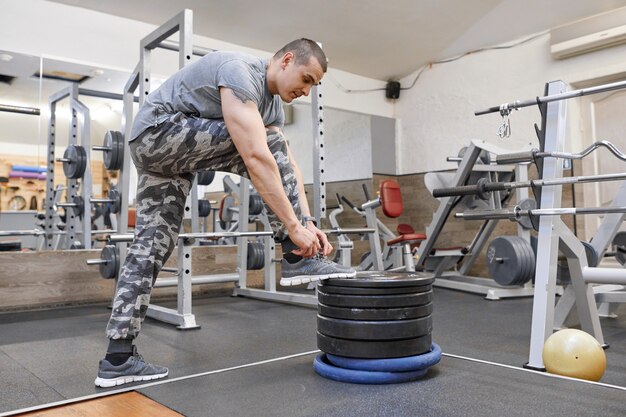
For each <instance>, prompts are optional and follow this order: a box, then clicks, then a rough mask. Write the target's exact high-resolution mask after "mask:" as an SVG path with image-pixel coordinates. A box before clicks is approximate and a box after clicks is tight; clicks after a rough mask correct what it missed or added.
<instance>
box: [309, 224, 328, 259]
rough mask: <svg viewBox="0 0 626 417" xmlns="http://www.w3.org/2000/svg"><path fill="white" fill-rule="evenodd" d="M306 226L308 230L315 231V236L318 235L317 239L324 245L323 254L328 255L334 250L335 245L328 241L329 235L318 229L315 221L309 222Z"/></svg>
mask: <svg viewBox="0 0 626 417" xmlns="http://www.w3.org/2000/svg"><path fill="white" fill-rule="evenodd" d="M306 228H307V230H309V231H311V232H313V233H314V234H315V236H317V240H318V241H319V244H320V246H321V247H322V248H321V249H322V255H324V256H328V255H329V254H330V253H331V252H332V251H333V245H331V244H330V242H328V237H327V236H326V233H324V232H322V231H321V230H320V229H318V228H317V226H315V224H314V223H313V222H307V224H306Z"/></svg>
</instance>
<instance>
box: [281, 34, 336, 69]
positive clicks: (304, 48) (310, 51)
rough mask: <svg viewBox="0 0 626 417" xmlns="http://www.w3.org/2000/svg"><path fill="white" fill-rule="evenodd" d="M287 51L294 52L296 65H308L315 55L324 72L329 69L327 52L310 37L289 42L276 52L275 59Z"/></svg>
mask: <svg viewBox="0 0 626 417" xmlns="http://www.w3.org/2000/svg"><path fill="white" fill-rule="evenodd" d="M287 52H292V53H293V55H294V56H295V63H296V65H307V64H308V63H309V60H310V59H311V57H315V59H317V62H319V64H320V65H321V67H322V70H323V71H324V72H326V70H327V69H328V59H327V58H326V54H325V53H324V51H322V48H320V46H319V45H318V44H317V43H316V42H314V41H312V40H310V39H306V38H300V39H296V40H295V41H291V42H289V43H288V44H287V45H285V46H283V47H282V48H281V49H280V50H279V51H278V52H276V53H275V54H274V57H273V59H280V58H281V57H282V56H283V55H285V54H286V53H287Z"/></svg>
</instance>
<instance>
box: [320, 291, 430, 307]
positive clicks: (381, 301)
mask: <svg viewBox="0 0 626 417" xmlns="http://www.w3.org/2000/svg"><path fill="white" fill-rule="evenodd" d="M317 299H318V301H319V302H320V303H322V304H326V305H329V306H335V307H350V308H353V307H357V308H358V307H364V308H396V307H412V306H421V305H424V304H428V303H430V302H431V301H432V300H433V291H432V290H430V291H426V292H423V293H417V294H396V295H343V294H326V293H324V292H322V291H319V290H318V292H317Z"/></svg>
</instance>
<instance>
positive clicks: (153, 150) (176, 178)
mask: <svg viewBox="0 0 626 417" xmlns="http://www.w3.org/2000/svg"><path fill="white" fill-rule="evenodd" d="M267 144H268V146H269V149H270V151H271V152H272V154H273V155H274V158H275V159H276V162H277V164H278V169H279V172H280V175H281V178H282V180H283V187H284V189H285V193H286V194H287V197H288V198H289V200H290V201H291V204H292V206H293V208H294V211H295V213H296V216H297V217H298V218H300V217H301V211H300V204H299V202H298V198H299V193H298V187H297V181H296V176H295V174H294V171H293V168H292V166H291V162H290V160H289V156H288V153H287V147H286V141H285V138H284V136H283V135H282V134H281V133H277V132H270V131H267ZM130 152H131V156H132V159H133V161H134V163H135V166H136V167H137V175H138V181H137V197H136V209H137V219H136V225H135V239H134V241H133V243H132V244H131V245H130V247H129V249H128V252H127V255H126V260H125V262H124V265H123V268H122V271H121V274H120V277H119V280H118V283H117V289H116V293H115V298H114V300H113V311H112V313H111V318H110V320H109V323H108V326H107V337H108V338H110V339H127V338H134V337H136V336H137V335H138V333H139V330H140V328H141V323H142V321H143V319H144V318H145V316H146V311H147V309H148V304H149V302H150V291H151V289H152V285H153V284H154V281H155V280H156V277H157V275H158V273H159V271H160V270H161V268H162V267H163V265H164V264H165V262H166V261H167V259H168V258H169V256H170V254H171V253H172V251H173V250H174V246H175V245H176V241H177V239H178V233H179V232H180V227H181V223H182V220H183V216H184V208H185V200H186V198H187V195H188V194H189V191H190V189H191V185H192V182H193V180H194V175H195V174H194V173H195V172H196V171H199V170H205V169H209V170H214V171H225V172H231V173H234V174H237V175H240V176H243V177H246V178H248V172H247V170H246V166H245V165H244V163H243V160H242V159H241V156H240V155H239V153H238V152H237V150H236V148H235V145H234V144H233V141H232V139H231V138H230V135H229V134H228V131H227V130H226V126H225V124H224V121H223V120H206V119H197V118H189V117H186V116H184V115H182V114H180V113H179V114H176V115H174V116H172V118H171V119H170V120H169V121H166V122H164V123H162V124H160V125H158V126H156V127H153V128H149V129H148V130H146V131H145V132H144V133H142V134H141V135H140V136H139V137H138V138H137V139H135V140H134V141H132V142H131V143H130ZM266 209H267V213H268V216H269V220H270V224H271V225H272V229H273V231H274V235H275V238H276V240H283V239H284V238H285V237H286V236H287V234H286V230H285V229H284V227H283V224H282V223H281V221H280V220H279V219H278V217H276V215H274V213H272V212H271V210H270V209H269V207H268V206H267V205H266Z"/></svg>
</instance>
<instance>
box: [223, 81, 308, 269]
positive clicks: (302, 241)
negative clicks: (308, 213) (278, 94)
mask: <svg viewBox="0 0 626 417" xmlns="http://www.w3.org/2000/svg"><path fill="white" fill-rule="evenodd" d="M220 96H221V99H222V113H223V114H224V122H225V123H226V128H227V129H228V132H229V133H230V136H231V137H232V139H233V143H234V144H235V147H236V148H237V151H238V152H239V155H241V158H242V159H243V162H244V164H245V165H246V168H247V170H248V173H249V174H250V180H251V181H252V184H253V185H254V187H255V188H256V190H257V191H258V192H259V194H260V195H261V197H263V200H264V201H265V202H266V203H267V205H268V206H269V207H270V208H271V209H272V211H273V212H274V213H275V214H276V216H278V218H279V219H280V220H281V221H282V222H283V223H284V225H285V227H286V228H287V231H288V233H289V237H290V238H291V241H292V242H293V243H294V244H296V245H297V246H298V247H299V248H300V250H299V251H294V253H296V254H297V255H301V256H304V257H311V256H314V255H315V254H317V252H318V251H319V249H320V244H319V242H318V239H317V237H316V236H315V234H314V233H312V232H310V231H309V230H307V229H306V228H304V227H303V226H302V225H301V224H300V222H299V221H298V218H297V217H296V215H295V213H294V211H293V208H292V207H291V203H290V202H289V199H288V198H287V196H286V195H285V191H284V189H283V185H282V180H281V178H280V173H279V171H278V165H276V161H275V160H274V156H273V155H272V153H271V152H270V150H269V148H268V146H267V135H266V133H265V126H264V125H263V120H262V118H261V115H260V114H259V110H258V109H257V107H256V105H255V104H254V102H253V101H252V100H249V99H246V98H245V97H242V95H241V94H239V93H236V92H235V91H233V90H231V89H229V88H224V87H222V88H220ZM307 207H308V206H307Z"/></svg>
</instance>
